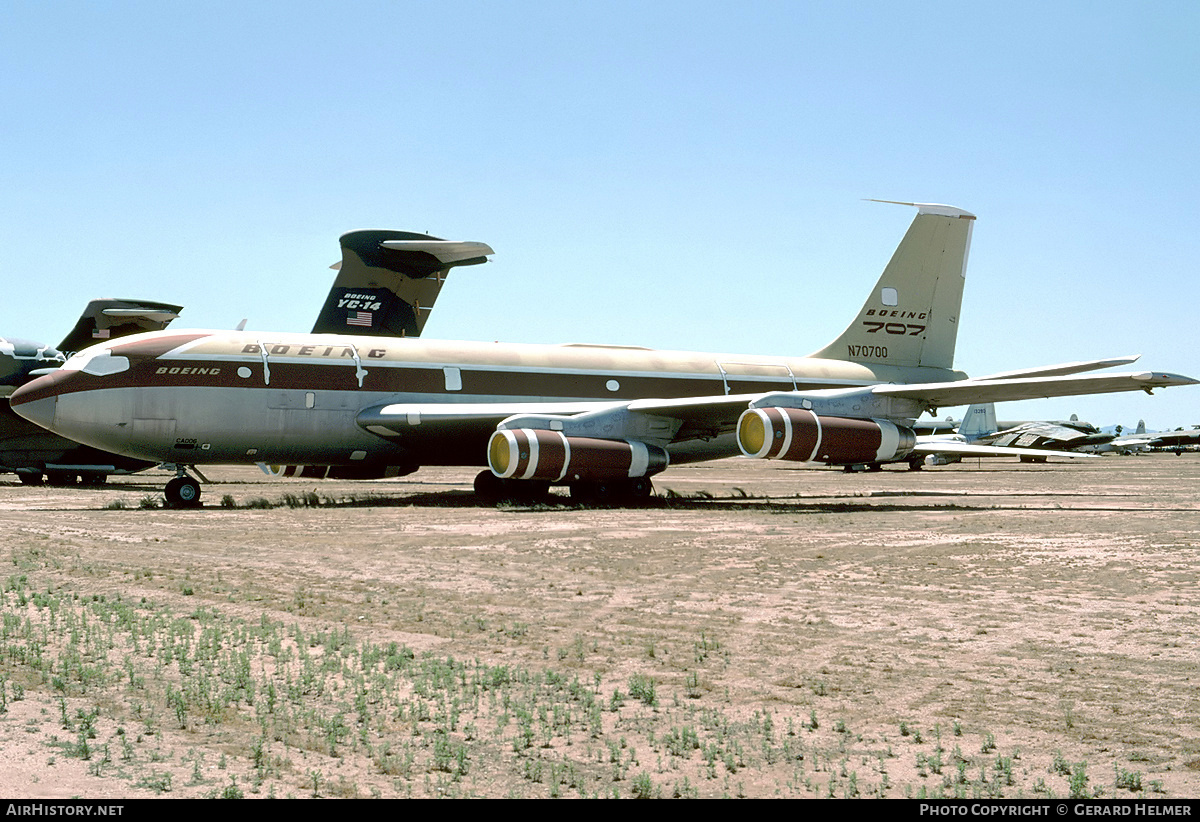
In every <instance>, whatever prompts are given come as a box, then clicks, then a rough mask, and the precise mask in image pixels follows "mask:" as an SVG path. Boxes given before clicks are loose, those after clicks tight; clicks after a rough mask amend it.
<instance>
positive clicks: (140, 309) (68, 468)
mask: <svg viewBox="0 0 1200 822" xmlns="http://www.w3.org/2000/svg"><path fill="white" fill-rule="evenodd" d="M182 310H183V309H182V308H181V307H180V306H177V305H171V304H169V303H159V302H151V301H149V300H115V299H102V300H92V301H91V302H89V303H88V304H87V307H86V308H84V310H83V313H82V314H81V315H80V317H79V320H78V321H77V322H76V323H75V327H74V328H72V329H71V331H70V333H68V334H67V336H66V337H64V338H63V341H62V342H61V343H59V344H58V347H57V348H51V347H50V346H48V345H42V344H40V343H31V342H28V341H25V340H16V339H4V338H0V396H3V397H4V399H3V400H2V401H0V473H7V472H13V473H15V474H16V475H17V477H18V478H19V479H20V480H21V482H23V483H25V484H33V485H36V484H38V483H40V482H41V481H42V478H43V476H44V477H45V478H47V479H48V480H49V481H50V482H51V484H55V485H62V484H69V483H74V482H75V481H76V479H78V480H80V481H81V482H83V483H84V484H91V485H95V484H100V483H103V482H104V480H105V479H106V478H107V477H108V475H109V474H129V473H134V472H136V471H142V470H144V469H146V468H149V467H150V466H151V465H153V464H154V463H153V462H148V461H145V460H140V459H136V458H132V457H125V456H120V455H117V454H110V453H106V452H104V451H102V450H100V449H97V448H94V447H92V446H90V445H81V444H80V443H77V442H72V441H71V440H69V439H66V438H65V437H61V436H59V435H57V434H53V433H51V432H49V431H47V430H46V429H44V428H42V427H41V426H38V425H34V424H32V423H30V422H29V421H28V420H26V419H23V418H22V417H20V416H18V415H16V414H14V413H13V411H12V408H10V407H9V401H8V395H9V394H11V393H12V392H13V391H14V390H15V389H16V388H17V387H18V386H20V385H22V384H24V383H26V382H29V381H30V380H31V379H34V378H35V377H37V376H39V375H40V374H44V373H49V372H51V371H53V370H54V369H56V368H58V367H59V366H61V365H62V364H63V363H64V362H65V361H66V358H67V355H68V354H70V353H71V352H75V351H79V350H81V349H84V348H87V347H88V346H89V345H93V344H94V343H96V342H101V341H106V340H114V339H117V338H120V337H122V336H127V335H129V334H136V333H141V332H144V331H151V330H160V329H163V328H166V326H167V325H168V324H169V323H170V322H171V320H173V319H175V318H177V317H178V316H179V312H180V311H182Z"/></svg>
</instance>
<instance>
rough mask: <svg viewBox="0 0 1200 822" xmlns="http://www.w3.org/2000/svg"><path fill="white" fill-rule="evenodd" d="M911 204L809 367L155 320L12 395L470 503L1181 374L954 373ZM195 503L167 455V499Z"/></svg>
mask: <svg viewBox="0 0 1200 822" xmlns="http://www.w3.org/2000/svg"><path fill="white" fill-rule="evenodd" d="M905 205H913V206H916V208H917V216H916V218H915V219H914V220H913V223H912V225H911V226H910V227H909V229H908V232H907V233H906V234H905V236H904V238H903V240H902V241H901V242H900V245H899V246H898V247H897V249H896V251H895V253H894V254H893V256H892V259H891V261H890V262H889V263H888V265H887V267H886V268H885V269H884V272H883V274H882V276H881V277H880V278H879V280H878V282H877V283H876V285H875V287H874V288H873V289H872V290H871V293H870V295H869V296H868V298H867V300H866V302H865V303H864V304H863V306H862V308H861V310H860V311H859V313H858V316H857V317H856V318H855V319H854V321H853V322H852V323H851V324H850V325H849V327H847V328H846V330H845V331H844V332H843V333H842V334H841V335H840V336H839V337H838V338H837V339H835V340H834V341H833V342H831V343H830V344H829V345H827V346H825V347H824V348H822V349H820V350H819V351H817V352H815V353H814V354H812V355H810V356H808V357H778V356H746V355H733V354H704V353H693V352H680V351H656V350H650V349H643V348H633V347H626V346H603V345H515V344H500V343H480V342H442V341H431V340H427V339H405V338H401V339H382V338H378V337H374V338H372V337H355V336H343V335H340V334H311V335H298V334H269V333H249V332H242V333H238V332H228V331H171V332H167V331H164V332H158V333H151V334H142V335H136V336H132V337H128V338H126V339H124V340H121V341H118V342H115V343H112V344H107V345H103V346H96V347H93V348H91V349H88V350H87V351H86V352H83V353H82V354H80V355H78V356H76V357H74V358H72V359H71V360H69V361H68V362H67V364H66V365H65V366H63V368H61V369H59V370H58V371H57V372H55V373H53V374H50V375H47V376H45V377H41V378H40V379H38V380H36V381H34V382H32V383H29V384H28V385H26V386H24V387H23V388H21V389H19V390H18V391H17V392H16V393H14V394H13V397H12V403H13V407H14V409H16V410H17V411H18V412H19V413H20V414H22V415H23V416H25V417H27V418H28V419H30V420H33V421H35V422H37V423H38V424H40V425H43V426H45V427H47V428H50V429H52V430H54V431H57V432H59V433H62V434H64V435H66V436H68V437H71V438H72V439H76V440H79V441H80V442H86V443H89V444H93V445H96V446H97V447H101V448H105V449H107V450H111V451H116V452H118V453H121V454H127V455H130V456H136V457H139V458H142V459H149V460H155V461H161V462H170V463H175V464H176V465H179V466H187V465H203V464H230V463H242V464H245V463H260V462H267V463H302V464H310V465H330V466H338V467H340V468H341V469H343V470H344V471H354V472H357V474H358V475H359V476H383V475H384V473H385V472H390V473H396V472H397V471H400V472H406V471H413V470H416V469H417V467H419V466H421V465H480V466H487V467H488V468H489V469H490V471H484V472H482V473H481V474H480V475H479V476H478V477H477V479H476V490H477V491H479V492H480V493H483V494H491V495H499V494H505V495H509V494H511V495H524V494H537V493H541V492H543V491H544V490H545V489H547V488H548V487H549V486H550V485H552V484H560V485H562V484H565V485H569V486H570V487H571V491H572V495H575V494H579V495H581V496H583V497H585V498H606V497H618V498H629V497H639V496H645V495H648V494H649V493H650V491H651V486H650V479H649V478H650V477H651V476H653V475H654V474H657V473H659V472H660V471H663V470H664V469H666V468H667V466H668V465H669V464H671V463H682V462H693V461H699V460H710V459H718V458H722V457H728V456H734V455H737V454H739V453H742V454H745V455H747V456H751V457H758V458H765V459H784V460H794V461H807V462H820V463H825V464H829V465H870V464H875V463H882V462H888V461H894V460H898V459H904V458H905V457H906V456H907V455H908V454H911V453H915V452H916V451H917V449H918V448H919V447H920V446H918V445H917V442H916V438H915V436H914V434H913V431H912V429H911V427H910V426H911V424H912V422H913V421H914V420H915V419H916V418H917V417H918V416H920V414H921V413H922V412H924V411H930V412H936V409H938V408H940V407H944V406H955V405H966V404H970V403H975V402H999V401H1006V400H1021V399H1031V398H1035V397H1051V396H1069V395H1078V394H1093V393H1104V392H1110V391H1131V390H1145V391H1147V392H1149V391H1150V390H1151V389H1153V388H1156V387H1161V386H1171V385H1187V384H1193V383H1195V382H1197V381H1196V380H1193V379H1190V378H1188V377H1182V376H1178V375H1174V374H1163V373H1152V372H1145V371H1141V372H1126V373H1109V374H1101V375H1097V374H1086V375H1084V374H1081V372H1085V371H1093V370H1096V369H1098V368H1103V367H1106V366H1108V365H1111V364H1112V363H1113V361H1111V360H1094V361H1089V362H1082V363H1078V362H1077V363H1068V364H1065V365H1058V366H1049V367H1043V368H1034V369H1027V370H1021V371H1009V372H1005V373H1004V374H997V375H993V376H991V377H981V378H975V379H969V378H968V377H967V375H966V374H964V373H962V372H960V371H955V370H954V367H953V361H954V349H955V344H956V340H957V336H958V324H959V323H958V318H959V307H960V304H961V301H962V292H963V283H964V278H965V274H966V261H967V251H968V248H969V245H970V238H971V229H972V226H973V225H974V222H975V216H974V215H973V214H970V213H968V212H966V211H963V210H961V209H958V208H953V207H951V206H945V205H933V204H919V203H906V204H905ZM383 245H384V246H387V245H388V243H387V242H386V241H385V242H384V243H383ZM462 247H463V248H464V249H469V248H470V246H469V245H466V244H464V245H463V246H462ZM488 251H489V253H490V249H489V250H488ZM413 253H414V254H422V253H427V252H425V251H422V250H416V251H414V252H413ZM463 253H467V254H469V253H471V252H470V251H469V250H466V251H464V252H463ZM435 262H436V261H435V260H433V258H432V257H431V259H430V264H431V265H433V264H434V263H435ZM199 497H200V486H199V483H197V482H196V481H195V480H194V479H192V478H191V477H190V476H188V475H187V474H186V471H185V470H184V469H183V467H181V468H180V469H179V475H178V476H177V477H176V478H175V479H174V480H172V481H171V483H170V484H168V486H167V498H168V501H169V502H170V503H171V504H174V505H194V504H198V501H199Z"/></svg>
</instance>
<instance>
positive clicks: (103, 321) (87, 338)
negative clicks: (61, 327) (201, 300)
mask: <svg viewBox="0 0 1200 822" xmlns="http://www.w3.org/2000/svg"><path fill="white" fill-rule="evenodd" d="M181 311H183V307H182V306H178V305H170V304H169V303H157V302H150V301H148V300H113V299H105V300H92V301H91V302H90V303H88V304H87V308H85V309H84V310H83V314H82V315H80V317H79V321H78V322H77V323H75V327H74V328H73V329H71V333H70V334H68V335H67V336H66V337H64V338H63V341H62V342H61V343H59V344H58V350H59V351H62V352H63V353H68V352H72V353H73V352H75V351H81V350H83V349H84V348H87V347H88V346H89V345H95V344H96V343H99V342H104V341H106V340H115V339H117V338H118V337H125V336H128V335H130V334H140V333H142V332H143V331H161V330H163V329H164V328H166V327H167V325H169V324H170V322H171V321H172V320H175V319H178V318H179V312H181Z"/></svg>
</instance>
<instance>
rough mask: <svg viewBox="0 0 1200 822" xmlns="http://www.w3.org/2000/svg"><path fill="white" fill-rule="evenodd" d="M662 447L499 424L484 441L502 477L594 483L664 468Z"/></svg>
mask: <svg viewBox="0 0 1200 822" xmlns="http://www.w3.org/2000/svg"><path fill="white" fill-rule="evenodd" d="M669 462H670V459H669V457H668V456H667V452H666V450H664V449H662V448H660V447H658V446H657V445H650V444H647V443H644V442H638V441H636V440H602V439H595V438H592V437H568V436H566V435H565V434H563V433H562V432H561V431H546V430H542V429H535V428H515V429H508V428H502V429H500V430H498V431H496V432H495V433H493V434H492V437H491V439H490V440H489V441H488V467H489V468H491V469H492V473H493V474H495V475H496V476H498V477H500V478H501V479H523V480H548V481H550V482H596V481H602V480H613V479H628V478H632V477H648V476H650V475H651V474H657V473H659V472H660V471H663V470H665V469H666V467H667V465H668V463H669Z"/></svg>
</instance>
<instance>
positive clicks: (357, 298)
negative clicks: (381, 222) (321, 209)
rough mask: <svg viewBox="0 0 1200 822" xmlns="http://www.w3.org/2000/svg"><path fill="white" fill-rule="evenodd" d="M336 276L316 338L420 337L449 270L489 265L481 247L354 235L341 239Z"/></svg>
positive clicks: (385, 234)
mask: <svg viewBox="0 0 1200 822" xmlns="http://www.w3.org/2000/svg"><path fill="white" fill-rule="evenodd" d="M340 242H341V246H342V260H341V262H340V263H336V264H334V265H333V266H332V267H333V268H334V269H335V270H337V272H338V276H337V279H336V280H334V283H333V288H331V289H330V291H329V296H328V297H327V298H326V299H325V305H324V306H322V307H321V312H320V313H319V314H318V315H317V322H316V324H315V325H314V326H313V330H312V333H314V334H347V333H350V334H354V335H356V336H360V337H362V336H377V337H419V336H420V335H421V331H422V330H423V329H424V328H425V321H426V320H428V319H429V313H430V312H431V311H432V310H433V304H434V302H435V301H436V300H437V298H438V294H439V293H441V290H442V286H443V285H444V284H445V282H446V276H447V274H449V272H450V269H451V268H454V267H455V266H460V265H478V264H480V263H486V262H487V258H488V257H489V256H491V255H492V254H493V253H494V252H493V251H492V249H490V248H489V247H488V246H486V245H484V244H483V243H461V242H454V241H451V240H443V239H440V238H438V237H432V236H430V235H428V234H416V233H413V232H411V231H384V230H368V231H351V232H350V233H348V234H343V235H342V236H341V239H340Z"/></svg>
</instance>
